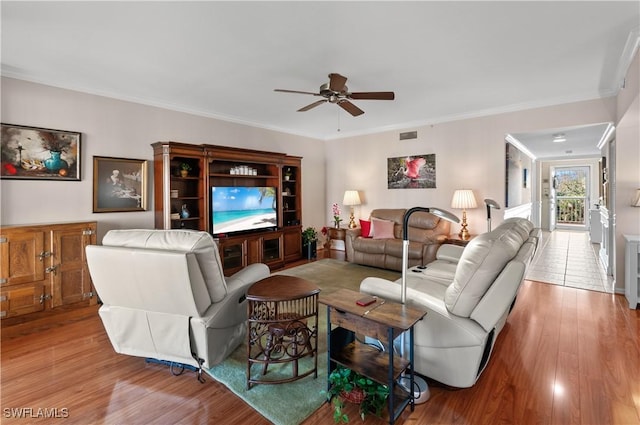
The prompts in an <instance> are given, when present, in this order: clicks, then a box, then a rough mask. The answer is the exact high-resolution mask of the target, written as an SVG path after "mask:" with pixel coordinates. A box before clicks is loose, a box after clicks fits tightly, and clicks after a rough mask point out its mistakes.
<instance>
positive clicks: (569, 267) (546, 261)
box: [527, 230, 614, 293]
mask: <svg viewBox="0 0 640 425" xmlns="http://www.w3.org/2000/svg"><path fill="white" fill-rule="evenodd" d="M539 249H540V251H539V252H538V253H537V254H536V257H535V258H534V260H533V262H532V264H531V266H530V267H529V271H528V272H527V279H529V280H535V281H538V282H545V283H550V284H554V285H561V286H570V287H572V288H578V289H588V290H591V291H598V292H606V293H613V291H614V289H613V279H612V278H611V277H607V275H606V273H605V271H604V268H603V267H602V265H601V264H600V261H599V258H598V250H599V249H600V245H599V244H592V243H591V242H590V241H589V234H588V233H587V232H584V231H570V230H555V231H553V232H551V233H550V232H544V233H543V236H542V246H541V247H540V248H539Z"/></svg>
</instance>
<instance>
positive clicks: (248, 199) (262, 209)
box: [211, 187, 278, 233]
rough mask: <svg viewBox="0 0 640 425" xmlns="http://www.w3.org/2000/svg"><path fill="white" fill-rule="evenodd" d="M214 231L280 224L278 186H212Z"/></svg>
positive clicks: (258, 227) (226, 231)
mask: <svg viewBox="0 0 640 425" xmlns="http://www.w3.org/2000/svg"><path fill="white" fill-rule="evenodd" d="M211 203H212V205H211V206H212V208H211V209H212V215H213V233H230V232H241V231H246V230H254V229H263V228H266V227H276V226H277V225H278V216H277V214H276V189H275V188H274V187H212V188H211Z"/></svg>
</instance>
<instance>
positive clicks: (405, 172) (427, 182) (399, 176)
mask: <svg viewBox="0 0 640 425" xmlns="http://www.w3.org/2000/svg"><path fill="white" fill-rule="evenodd" d="M435 187H436V155H435V154H428V155H413V156H400V157H396V158H387V188H388V189H434V188H435Z"/></svg>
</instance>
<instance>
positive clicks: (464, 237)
mask: <svg viewBox="0 0 640 425" xmlns="http://www.w3.org/2000/svg"><path fill="white" fill-rule="evenodd" d="M461 226H462V228H461V229H460V233H458V236H459V237H460V239H462V240H463V241H468V240H469V239H470V238H471V235H470V234H469V231H468V230H467V211H465V210H463V211H462V224H461Z"/></svg>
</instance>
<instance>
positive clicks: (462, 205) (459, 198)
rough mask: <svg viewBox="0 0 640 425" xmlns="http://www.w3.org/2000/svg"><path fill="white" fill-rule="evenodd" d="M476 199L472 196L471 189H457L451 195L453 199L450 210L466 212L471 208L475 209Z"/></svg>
mask: <svg viewBox="0 0 640 425" xmlns="http://www.w3.org/2000/svg"><path fill="white" fill-rule="evenodd" d="M477 207H478V205H477V204H476V197H475V196H473V190H471V189H458V190H456V191H455V192H454V193H453V199H452V200H451V208H457V209H462V210H468V209H471V208H477Z"/></svg>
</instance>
